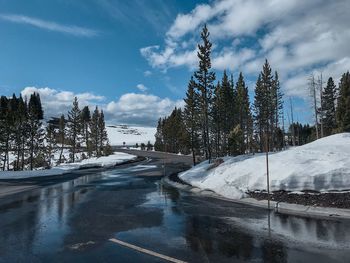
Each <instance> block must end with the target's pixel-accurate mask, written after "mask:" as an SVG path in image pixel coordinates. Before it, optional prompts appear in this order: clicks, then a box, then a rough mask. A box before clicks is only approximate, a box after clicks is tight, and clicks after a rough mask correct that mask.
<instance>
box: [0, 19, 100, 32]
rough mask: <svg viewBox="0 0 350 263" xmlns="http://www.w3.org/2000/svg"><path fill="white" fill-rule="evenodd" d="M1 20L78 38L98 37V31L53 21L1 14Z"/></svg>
mask: <svg viewBox="0 0 350 263" xmlns="http://www.w3.org/2000/svg"><path fill="white" fill-rule="evenodd" d="M0 19H2V20H5V21H9V22H12V23H17V24H25V25H30V26H34V27H37V28H41V29H45V30H49V31H55V32H60V33H64V34H69V35H73V36H77V37H94V36H97V35H98V31H96V30H93V29H89V28H85V27H79V26H75V25H64V24H59V23H56V22H52V21H47V20H42V19H38V18H35V17H28V16H23V15H17V14H0Z"/></svg>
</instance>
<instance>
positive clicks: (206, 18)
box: [141, 0, 350, 97]
mask: <svg viewBox="0 0 350 263" xmlns="http://www.w3.org/2000/svg"><path fill="white" fill-rule="evenodd" d="M349 9H350V2H349V1H348V0H338V1H326V0H314V1H303V0H291V1H283V2H282V1H278V0H216V1H212V2H209V3H208V4H200V5H197V6H196V7H195V8H194V9H193V10H192V11H190V12H189V13H187V14H179V15H178V16H177V17H176V19H175V20H174V22H173V24H172V25H171V26H170V28H169V30H168V32H167V33H166V35H165V39H164V48H162V47H161V46H159V45H156V46H150V47H146V48H144V49H141V54H142V55H143V56H144V57H145V58H146V59H147V60H148V62H149V64H150V65H151V66H152V67H153V68H160V69H162V70H166V69H168V68H172V67H179V66H186V67H188V68H190V69H192V68H193V67H194V66H196V63H197V58H196V43H197V42H198V41H199V33H200V30H201V27H202V26H203V24H204V23H207V25H208V28H209V31H210V33H211V36H210V38H211V40H212V42H213V43H214V46H213V52H212V66H213V68H214V69H217V70H222V69H231V70H242V71H243V72H244V73H245V74H248V75H250V76H251V77H253V78H254V77H255V78H256V76H257V74H258V73H259V72H260V70H261V68H262V64H263V62H264V60H265V58H267V59H268V60H269V62H270V64H271V66H272V68H273V69H274V70H278V72H279V73H280V76H281V81H282V87H283V88H284V92H285V93H286V95H287V96H299V97H305V96H306V95H307V89H306V84H307V81H306V80H307V77H308V75H309V74H310V73H311V72H313V71H314V70H317V71H323V72H324V74H325V75H330V74H333V75H332V76H333V77H334V78H335V79H337V78H338V77H339V76H340V75H341V74H342V73H343V72H344V71H347V70H349V69H350V68H349V64H348V61H349V60H350V55H349V54H350V45H349V43H350V28H349V26H348V25H349V24H350V16H349V15H348V10H349ZM326 71H329V72H328V73H326Z"/></svg>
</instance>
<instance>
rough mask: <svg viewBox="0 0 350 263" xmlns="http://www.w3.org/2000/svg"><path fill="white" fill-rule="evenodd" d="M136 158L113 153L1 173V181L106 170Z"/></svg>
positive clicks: (125, 154)
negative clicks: (45, 167) (87, 170)
mask: <svg viewBox="0 0 350 263" xmlns="http://www.w3.org/2000/svg"><path fill="white" fill-rule="evenodd" d="M135 158H137V156H135V155H131V154H127V153H120V152H115V153H114V154H112V155H109V156H102V157H92V158H89V159H85V160H82V161H81V162H76V163H63V164H59V165H57V166H55V167H53V168H51V169H47V170H26V171H1V172H0V180H1V179H22V178H30V177H42V176H54V175H64V174H68V173H71V172H73V171H76V170H80V169H87V168H92V167H93V168H100V167H101V168H102V167H104V168H108V167H113V166H115V165H117V164H121V163H124V162H126V161H129V160H133V159H135Z"/></svg>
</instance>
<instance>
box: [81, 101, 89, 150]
mask: <svg viewBox="0 0 350 263" xmlns="http://www.w3.org/2000/svg"><path fill="white" fill-rule="evenodd" d="M81 121H82V131H83V135H84V142H85V146H86V150H87V152H88V156H91V145H90V141H89V123H90V121H91V114H90V110H89V107H88V106H85V107H84V108H83V109H82V111H81Z"/></svg>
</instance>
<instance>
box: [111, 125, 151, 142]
mask: <svg viewBox="0 0 350 263" xmlns="http://www.w3.org/2000/svg"><path fill="white" fill-rule="evenodd" d="M106 128H107V133H108V139H109V143H110V144H111V145H112V146H119V145H123V143H124V142H125V144H126V145H132V146H134V145H135V144H136V143H138V144H139V145H140V144H141V143H144V144H147V143H148V141H150V142H151V143H152V144H154V141H155V137H154V135H155V134H156V131H157V129H156V128H155V127H134V126H127V125H107V126H106Z"/></svg>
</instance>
